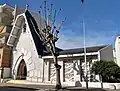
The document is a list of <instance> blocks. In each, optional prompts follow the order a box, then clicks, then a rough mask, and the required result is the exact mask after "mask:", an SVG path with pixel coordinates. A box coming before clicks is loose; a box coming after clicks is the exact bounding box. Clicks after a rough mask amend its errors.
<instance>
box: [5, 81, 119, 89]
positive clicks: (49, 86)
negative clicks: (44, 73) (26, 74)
mask: <svg viewBox="0 0 120 91" xmlns="http://www.w3.org/2000/svg"><path fill="white" fill-rule="evenodd" d="M3 85H5V86H13V87H24V88H34V89H39V90H36V91H55V89H54V88H55V84H50V83H35V82H29V81H26V80H10V81H8V82H7V83H5V84H4V83H3ZM58 91H86V88H84V87H74V86H73V87H65V86H64V87H63V88H62V89H60V90H58ZM87 91H120V90H110V89H101V88H89V90H87Z"/></svg>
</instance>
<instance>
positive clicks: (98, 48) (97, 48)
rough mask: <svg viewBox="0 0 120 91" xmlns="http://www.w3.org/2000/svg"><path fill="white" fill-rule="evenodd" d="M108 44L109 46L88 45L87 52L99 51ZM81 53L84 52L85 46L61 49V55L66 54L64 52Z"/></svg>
mask: <svg viewBox="0 0 120 91" xmlns="http://www.w3.org/2000/svg"><path fill="white" fill-rule="evenodd" d="M106 46H108V45H103V46H93V47H86V52H87V53H91V52H98V51H99V50H100V49H102V48H104V47H106ZM79 53H84V48H76V49H67V50H63V51H59V54H60V55H64V54H79Z"/></svg>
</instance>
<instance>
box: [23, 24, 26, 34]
mask: <svg viewBox="0 0 120 91" xmlns="http://www.w3.org/2000/svg"><path fill="white" fill-rule="evenodd" d="M25 32H26V24H24V25H23V33H25Z"/></svg>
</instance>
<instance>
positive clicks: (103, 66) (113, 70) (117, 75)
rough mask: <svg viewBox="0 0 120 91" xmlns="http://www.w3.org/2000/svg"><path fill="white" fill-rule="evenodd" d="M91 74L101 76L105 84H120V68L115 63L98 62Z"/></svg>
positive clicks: (93, 66)
mask: <svg viewBox="0 0 120 91" xmlns="http://www.w3.org/2000/svg"><path fill="white" fill-rule="evenodd" d="M91 73H94V74H95V75H101V76H102V81H103V82H120V67H119V66H118V65H117V64H116V63H115V62H114V61H96V62H95V63H94V64H93V65H92V68H91Z"/></svg>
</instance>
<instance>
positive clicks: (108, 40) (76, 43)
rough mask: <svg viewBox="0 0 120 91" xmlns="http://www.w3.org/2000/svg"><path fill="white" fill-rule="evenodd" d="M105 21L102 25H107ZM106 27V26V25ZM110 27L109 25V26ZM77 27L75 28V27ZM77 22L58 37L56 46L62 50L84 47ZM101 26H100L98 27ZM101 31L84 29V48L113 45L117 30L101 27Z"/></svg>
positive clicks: (81, 33)
mask: <svg viewBox="0 0 120 91" xmlns="http://www.w3.org/2000/svg"><path fill="white" fill-rule="evenodd" d="M108 22H110V21H108ZM108 22H107V21H105V22H104V24H106V23H108ZM107 25H108V24H107ZM110 25H111V24H110ZM75 26H77V27H75ZM80 26H81V25H80V24H79V22H75V23H72V24H71V25H69V27H67V28H66V29H65V30H64V31H65V32H62V33H61V35H60V39H59V40H58V42H57V46H58V47H60V48H63V49H71V48H81V47H83V46H84V42H83V40H84V39H83V32H82V31H80V30H81V28H80ZM100 26H101V25H100ZM100 29H102V30H101V31H100V30H99V31H98V29H94V30H93V29H90V28H88V27H87V28H86V46H98V45H107V44H113V45H114V40H115V36H116V35H117V32H118V30H117V29H116V28H115V27H110V28H109V26H108V27H105V25H104V26H103V28H102V26H101V28H100Z"/></svg>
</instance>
